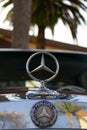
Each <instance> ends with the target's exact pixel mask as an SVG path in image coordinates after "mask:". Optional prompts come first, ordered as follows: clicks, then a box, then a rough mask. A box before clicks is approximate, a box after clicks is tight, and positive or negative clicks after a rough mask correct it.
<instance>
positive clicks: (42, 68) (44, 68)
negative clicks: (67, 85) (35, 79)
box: [31, 54, 55, 74]
mask: <svg viewBox="0 0 87 130" xmlns="http://www.w3.org/2000/svg"><path fill="white" fill-rule="evenodd" d="M39 70H45V71H47V72H49V73H52V74H54V73H55V72H54V71H52V70H51V69H50V68H48V67H47V66H46V65H45V60H44V54H42V57H41V64H40V65H39V66H38V67H37V68H35V69H34V70H32V71H31V73H33V72H37V71H39Z"/></svg>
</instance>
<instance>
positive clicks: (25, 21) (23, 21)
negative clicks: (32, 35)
mask: <svg viewBox="0 0 87 130" xmlns="http://www.w3.org/2000/svg"><path fill="white" fill-rule="evenodd" d="M13 3H14V8H13V27H14V31H13V44H12V46H13V47H14V48H20V47H21V48H23V49H27V48H28V43H29V36H28V31H29V25H30V14H31V13H30V11H31V0H13Z"/></svg>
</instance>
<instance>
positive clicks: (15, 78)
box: [0, 50, 87, 92]
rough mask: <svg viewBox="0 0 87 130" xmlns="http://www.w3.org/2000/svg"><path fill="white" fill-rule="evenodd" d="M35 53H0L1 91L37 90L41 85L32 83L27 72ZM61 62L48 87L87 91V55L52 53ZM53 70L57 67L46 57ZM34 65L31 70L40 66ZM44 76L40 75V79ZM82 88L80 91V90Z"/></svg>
mask: <svg viewBox="0 0 87 130" xmlns="http://www.w3.org/2000/svg"><path fill="white" fill-rule="evenodd" d="M33 53H34V51H20V50H18V51H12V50H10V51H7V50H3V51H0V90H8V89H13V90H14V89H17V90H22V89H25V90H27V89H29V90H30V89H35V88H37V87H38V86H39V83H38V82H36V81H32V79H31V78H30V77H29V76H28V74H27V72H26V62H27V59H28V58H29V56H30V55H31V54H33ZM51 53H52V54H53V55H54V56H55V57H56V58H57V59H58V61H59V66H60V69H59V73H58V75H57V77H56V78H55V79H53V80H52V81H51V82H48V83H46V86H47V87H49V88H51V89H55V90H58V91H62V90H70V91H73V89H74V90H76V91H83V92H84V91H87V54H80V53H72V52H70V53H68V52H53V51H52V52H51ZM46 58H47V59H46V60H47V61H48V62H49V63H50V64H49V65H48V66H50V67H51V68H52V69H54V68H55V65H54V64H53V63H51V61H50V60H49V57H46ZM39 60H40V57H38V58H37V59H36V61H37V62H35V63H32V65H31V68H33V67H34V66H36V65H37V64H38V61H39ZM41 76H42V77H43V76H44V74H43V75H42V73H40V77H41ZM79 88H80V89H79Z"/></svg>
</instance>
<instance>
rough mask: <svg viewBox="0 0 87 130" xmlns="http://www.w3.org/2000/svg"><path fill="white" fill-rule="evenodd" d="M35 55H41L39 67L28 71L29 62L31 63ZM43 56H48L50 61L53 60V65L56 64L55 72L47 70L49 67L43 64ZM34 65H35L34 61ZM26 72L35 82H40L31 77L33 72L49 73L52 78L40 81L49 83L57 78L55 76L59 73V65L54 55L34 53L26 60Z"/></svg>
mask: <svg viewBox="0 0 87 130" xmlns="http://www.w3.org/2000/svg"><path fill="white" fill-rule="evenodd" d="M37 55H41V63H40V65H39V66H37V67H36V68H35V69H33V70H30V62H31V60H32V59H33V58H34V57H35V56H37ZM44 55H48V56H49V57H50V58H51V59H53V60H54V63H55V64H56V71H53V70H52V69H51V68H49V67H48V66H47V65H46V64H45V58H44ZM35 63H36V61H35ZM48 64H50V63H48ZM26 70H27V73H28V75H29V76H30V77H31V78H32V79H34V80H37V81H41V79H38V78H36V77H35V76H33V73H34V72H37V71H40V70H44V71H46V72H49V73H51V74H52V76H51V77H50V78H47V79H44V80H42V81H50V80H52V79H53V78H55V77H56V76H57V74H58V72H59V63H58V60H57V59H56V57H55V56H54V55H52V54H51V53H48V52H43V51H41V52H36V53H34V54H33V55H31V56H30V57H29V59H28V60H27V63H26Z"/></svg>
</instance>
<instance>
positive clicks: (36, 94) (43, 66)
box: [26, 51, 59, 99]
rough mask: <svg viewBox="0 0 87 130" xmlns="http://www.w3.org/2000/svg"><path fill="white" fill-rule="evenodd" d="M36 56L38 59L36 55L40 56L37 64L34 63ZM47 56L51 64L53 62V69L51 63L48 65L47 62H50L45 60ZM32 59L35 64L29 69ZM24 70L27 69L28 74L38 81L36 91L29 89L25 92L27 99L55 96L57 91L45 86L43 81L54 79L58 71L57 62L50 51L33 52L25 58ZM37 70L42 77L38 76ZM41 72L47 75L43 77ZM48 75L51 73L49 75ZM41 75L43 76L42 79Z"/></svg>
mask: <svg viewBox="0 0 87 130" xmlns="http://www.w3.org/2000/svg"><path fill="white" fill-rule="evenodd" d="M36 57H37V59H38V57H40V61H39V63H38V65H37V66H36V63H37V62H38V61H36ZM47 57H48V58H50V59H51V60H52V62H53V64H55V70H52V66H51V65H50V66H49V64H51V63H48V62H47V60H46V58H47ZM34 60H35V61H34ZM32 61H33V62H34V65H35V66H34V65H33V66H34V68H33V69H31V62H32ZM26 70H27V73H28V75H29V76H30V77H31V78H32V79H33V80H36V81H39V82H40V87H39V89H37V90H36V91H29V92H27V93H26V95H27V98H29V99H30V98H33V99H38V98H48V99H49V98H57V96H58V93H57V92H56V91H53V90H50V89H48V88H46V87H45V82H48V81H51V80H52V79H54V78H55V77H56V76H57V74H58V72H59V63H58V60H57V59H56V57H55V56H54V55H52V54H51V53H48V52H43V51H41V52H36V53H34V54H33V55H31V56H30V57H29V59H28V60H27V63H26ZM38 72H39V73H41V74H42V77H39V78H38ZM43 72H45V74H46V73H48V77H47V76H46V77H45V75H44V73H43ZM35 74H36V75H35ZM41 74H40V75H41ZM49 75H51V76H50V77H49ZM43 77H44V79H43Z"/></svg>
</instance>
